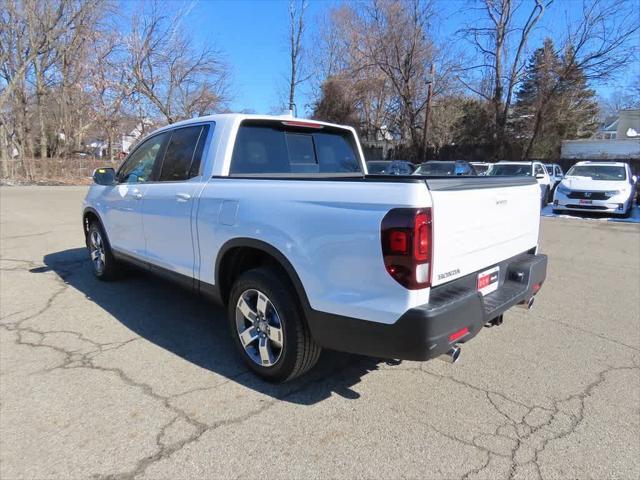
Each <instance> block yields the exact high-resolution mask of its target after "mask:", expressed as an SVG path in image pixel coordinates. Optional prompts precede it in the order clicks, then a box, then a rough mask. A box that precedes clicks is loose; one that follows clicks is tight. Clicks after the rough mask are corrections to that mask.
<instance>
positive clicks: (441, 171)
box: [414, 162, 456, 175]
mask: <svg viewBox="0 0 640 480" xmlns="http://www.w3.org/2000/svg"><path fill="white" fill-rule="evenodd" d="M455 174H456V164H455V162H427V163H423V164H422V165H420V166H419V167H418V168H417V169H416V171H415V172H414V175H455Z"/></svg>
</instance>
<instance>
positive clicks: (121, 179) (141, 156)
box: [116, 133, 168, 183]
mask: <svg viewBox="0 0 640 480" xmlns="http://www.w3.org/2000/svg"><path fill="white" fill-rule="evenodd" d="M167 138H168V134H166V133H161V134H160V135H156V136H154V137H152V138H150V139H149V140H146V141H145V142H144V143H143V144H142V145H140V146H139V147H138V148H137V149H136V150H135V151H134V152H133V153H132V154H131V155H130V156H129V158H127V160H126V161H125V162H124V164H123V165H122V167H120V170H119V171H118V174H117V176H116V180H117V181H118V183H144V182H148V181H149V180H150V179H151V174H152V172H153V166H154V164H155V162H156V159H158V158H160V156H161V155H162V153H163V149H164V145H165V142H166V140H167Z"/></svg>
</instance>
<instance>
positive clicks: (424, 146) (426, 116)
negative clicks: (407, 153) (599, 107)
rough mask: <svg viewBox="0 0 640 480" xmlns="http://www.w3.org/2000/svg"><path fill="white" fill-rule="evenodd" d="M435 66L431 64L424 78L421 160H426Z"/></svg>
mask: <svg viewBox="0 0 640 480" xmlns="http://www.w3.org/2000/svg"><path fill="white" fill-rule="evenodd" d="M435 75H436V68H435V66H434V64H433V63H432V64H431V67H430V68H429V75H428V76H427V79H426V80H425V83H426V84H427V104H426V106H425V112H424V128H423V129H422V161H423V162H426V161H427V131H428V130H429V116H430V115H431V96H432V95H433V82H434V80H435Z"/></svg>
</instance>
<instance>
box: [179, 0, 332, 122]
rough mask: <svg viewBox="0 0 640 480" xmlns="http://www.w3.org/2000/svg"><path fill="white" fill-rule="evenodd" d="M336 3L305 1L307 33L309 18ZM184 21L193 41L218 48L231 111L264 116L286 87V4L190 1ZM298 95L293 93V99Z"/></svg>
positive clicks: (305, 98)
mask: <svg viewBox="0 0 640 480" xmlns="http://www.w3.org/2000/svg"><path fill="white" fill-rule="evenodd" d="M336 3H338V2H335V1H331V0H318V1H312V2H310V3H309V7H308V9H307V21H308V24H309V29H308V30H309V33H311V31H312V29H313V20H314V19H315V18H316V17H317V16H318V15H319V14H321V12H322V11H324V10H326V9H329V8H331V6H332V5H335V4H336ZM189 6H192V8H191V9H190V12H189V14H188V15H187V19H186V20H187V21H188V24H189V26H190V27H191V26H193V35H194V37H195V39H196V41H197V42H205V43H209V42H213V44H214V45H215V46H216V47H217V48H219V49H220V50H222V51H223V52H224V54H225V56H226V57H227V61H228V63H229V65H230V67H231V75H232V89H233V92H232V93H233V100H232V102H231V108H232V110H242V109H250V110H255V111H256V112H257V113H268V112H270V111H271V110H272V109H274V108H276V107H277V106H278V103H279V96H281V95H280V92H282V91H284V89H285V88H286V84H287V71H288V68H289V63H288V62H289V59H288V48H287V44H286V42H287V29H288V26H289V24H288V22H289V18H288V15H289V12H288V8H289V4H288V1H287V0H200V1H198V2H192V4H189V5H188V6H187V7H185V6H184V5H183V6H182V8H189ZM297 96H298V95H297ZM298 97H299V98H298V99H297V103H298V109H299V112H300V113H302V111H303V109H304V105H305V104H307V103H309V102H310V101H311V98H310V96H309V92H308V89H305V88H301V91H300V95H299V96H298Z"/></svg>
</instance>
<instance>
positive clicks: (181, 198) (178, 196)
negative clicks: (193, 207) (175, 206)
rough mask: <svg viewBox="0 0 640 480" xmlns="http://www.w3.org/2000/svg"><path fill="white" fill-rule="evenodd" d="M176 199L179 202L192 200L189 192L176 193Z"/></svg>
mask: <svg viewBox="0 0 640 480" xmlns="http://www.w3.org/2000/svg"><path fill="white" fill-rule="evenodd" d="M176 200H178V201H179V202H187V201H189V200H191V195H189V194H188V193H176Z"/></svg>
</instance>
